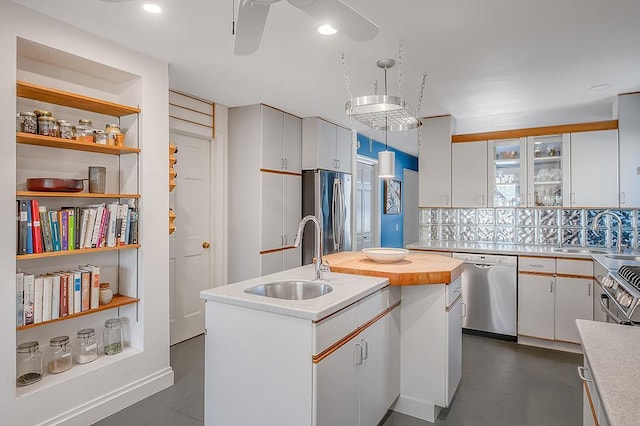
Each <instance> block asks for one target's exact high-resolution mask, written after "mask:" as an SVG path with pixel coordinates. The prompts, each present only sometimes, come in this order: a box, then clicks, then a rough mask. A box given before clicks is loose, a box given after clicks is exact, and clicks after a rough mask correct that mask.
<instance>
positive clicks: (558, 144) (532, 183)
mask: <svg viewBox="0 0 640 426" xmlns="http://www.w3.org/2000/svg"><path fill="white" fill-rule="evenodd" d="M569 146H570V143H569V135H568V134H564V135H552V136H530V137H528V138H527V157H528V159H529V160H528V177H527V182H528V185H529V187H528V191H527V193H528V197H529V199H528V201H527V204H528V205H529V206H531V207H539V206H551V207H556V206H557V207H561V206H569V202H570V200H569V192H570V189H569V176H570V175H569V173H568V171H569V158H570V155H569V149H570V148H569Z"/></svg>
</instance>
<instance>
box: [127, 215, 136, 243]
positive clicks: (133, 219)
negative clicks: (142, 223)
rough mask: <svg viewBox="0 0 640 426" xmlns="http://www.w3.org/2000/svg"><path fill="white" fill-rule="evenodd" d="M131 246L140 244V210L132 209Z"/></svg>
mask: <svg viewBox="0 0 640 426" xmlns="http://www.w3.org/2000/svg"><path fill="white" fill-rule="evenodd" d="M129 244H138V209H135V208H134V209H131V236H130V237H129Z"/></svg>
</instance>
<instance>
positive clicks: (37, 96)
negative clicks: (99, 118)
mask: <svg viewBox="0 0 640 426" xmlns="http://www.w3.org/2000/svg"><path fill="white" fill-rule="evenodd" d="M16 94H17V96H18V97H20V98H27V99H34V100H38V101H42V102H48V103H52V104H56V105H61V106H67V107H71V108H76V109H82V110H84V111H91V112H97V113H98V114H106V115H111V116H115V117H122V116H125V115H131V114H137V113H139V112H140V111H141V110H140V108H137V107H132V106H127V105H121V104H117V103H115V102H109V101H104V100H102V99H97V98H91V97H89V96H83V95H78V94H76V93H71V92H65V91H63V90H58V89H52V88H50V87H44V86H39V85H37V84H33V83H28V82H26V81H20V80H18V81H17V82H16Z"/></svg>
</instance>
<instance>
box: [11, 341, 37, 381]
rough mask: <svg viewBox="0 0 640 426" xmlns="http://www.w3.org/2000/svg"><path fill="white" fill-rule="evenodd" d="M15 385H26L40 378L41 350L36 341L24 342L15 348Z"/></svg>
mask: <svg viewBox="0 0 640 426" xmlns="http://www.w3.org/2000/svg"><path fill="white" fill-rule="evenodd" d="M16 352H17V353H16V386H19V387H21V386H27V385H30V384H32V383H35V382H38V381H40V379H42V352H40V347H39V345H38V342H25V343H21V344H19V345H18V348H17V350H16Z"/></svg>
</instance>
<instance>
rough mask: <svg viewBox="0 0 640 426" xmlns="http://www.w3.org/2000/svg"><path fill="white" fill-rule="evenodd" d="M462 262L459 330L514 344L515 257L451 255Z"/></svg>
mask: <svg viewBox="0 0 640 426" xmlns="http://www.w3.org/2000/svg"><path fill="white" fill-rule="evenodd" d="M453 258H455V259H460V260H463V261H464V263H465V265H464V272H463V274H462V301H463V303H464V305H465V306H466V312H465V314H466V315H465V316H464V318H463V320H462V328H463V330H465V331H466V332H467V333H469V332H470V333H471V334H480V335H487V336H489V337H497V338H501V339H505V340H516V324H517V294H518V288H517V285H518V284H517V283H518V266H517V265H518V262H517V259H518V258H517V257H516V256H494V255H483V254H469V253H453Z"/></svg>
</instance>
